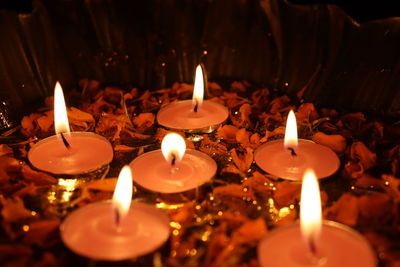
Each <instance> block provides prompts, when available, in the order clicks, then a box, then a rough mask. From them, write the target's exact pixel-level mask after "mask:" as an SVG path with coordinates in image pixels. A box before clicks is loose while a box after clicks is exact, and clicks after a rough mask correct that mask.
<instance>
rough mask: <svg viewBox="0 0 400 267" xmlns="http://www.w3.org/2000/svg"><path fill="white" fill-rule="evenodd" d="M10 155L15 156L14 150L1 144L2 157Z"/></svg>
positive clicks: (0, 152)
mask: <svg viewBox="0 0 400 267" xmlns="http://www.w3.org/2000/svg"><path fill="white" fill-rule="evenodd" d="M10 154H13V150H12V148H11V147H9V146H7V145H5V144H0V157H1V156H5V155H10Z"/></svg>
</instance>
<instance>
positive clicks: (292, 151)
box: [287, 147, 297, 156]
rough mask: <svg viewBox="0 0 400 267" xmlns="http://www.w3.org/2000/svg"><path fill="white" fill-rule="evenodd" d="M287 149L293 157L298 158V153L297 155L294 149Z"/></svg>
mask: <svg viewBox="0 0 400 267" xmlns="http://www.w3.org/2000/svg"><path fill="white" fill-rule="evenodd" d="M287 149H288V150H289V151H290V154H291V155H292V156H297V153H296V151H295V150H294V148H292V147H288V148H287Z"/></svg>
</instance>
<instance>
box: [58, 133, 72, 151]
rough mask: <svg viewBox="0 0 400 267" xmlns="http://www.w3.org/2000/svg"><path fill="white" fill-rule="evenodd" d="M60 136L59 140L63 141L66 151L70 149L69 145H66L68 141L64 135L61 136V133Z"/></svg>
mask: <svg viewBox="0 0 400 267" xmlns="http://www.w3.org/2000/svg"><path fill="white" fill-rule="evenodd" d="M60 134H61V139H62V140H63V143H64V146H65V147H66V148H67V149H71V145H70V143H68V141H67V139H66V138H65V136H64V134H63V133H60Z"/></svg>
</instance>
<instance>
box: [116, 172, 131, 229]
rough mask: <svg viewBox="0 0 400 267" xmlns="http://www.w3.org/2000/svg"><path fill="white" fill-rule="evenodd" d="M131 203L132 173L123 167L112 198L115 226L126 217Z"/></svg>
mask: <svg viewBox="0 0 400 267" xmlns="http://www.w3.org/2000/svg"><path fill="white" fill-rule="evenodd" d="M131 201H132V173H131V168H130V167H129V166H127V165H125V166H124V167H123V168H122V169H121V172H120V173H119V176H118V180H117V184H116V185H115V190H114V194H113V198H112V203H113V207H114V210H115V212H116V217H117V218H116V222H117V224H118V223H119V222H120V221H122V219H123V218H124V217H125V216H126V214H127V213H128V211H129V208H130V206H131Z"/></svg>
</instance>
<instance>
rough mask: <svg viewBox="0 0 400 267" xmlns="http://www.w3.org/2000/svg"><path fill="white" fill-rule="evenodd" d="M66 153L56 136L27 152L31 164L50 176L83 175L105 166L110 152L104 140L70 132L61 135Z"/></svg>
mask: <svg viewBox="0 0 400 267" xmlns="http://www.w3.org/2000/svg"><path fill="white" fill-rule="evenodd" d="M65 137H66V139H67V140H68V142H69V143H70V145H71V147H70V149H67V148H66V147H65V145H64V143H63V141H62V140H61V138H60V136H56V135H53V136H50V137H48V138H46V139H43V140H41V141H39V142H38V143H36V144H35V145H34V146H33V147H32V148H31V149H30V150H29V152H28V159H29V161H30V162H31V164H32V165H33V166H34V167H35V168H37V169H39V170H42V171H45V172H49V173H53V174H58V175H61V174H67V175H75V174H82V173H87V172H90V171H93V170H96V169H98V168H100V167H102V166H105V165H107V164H109V163H110V162H111V161H112V159H113V154H114V152H113V149H112V146H111V144H110V142H108V141H107V139H105V138H104V137H102V136H100V135H97V134H95V133H91V132H71V133H70V136H68V135H67V134H66V135H65Z"/></svg>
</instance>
